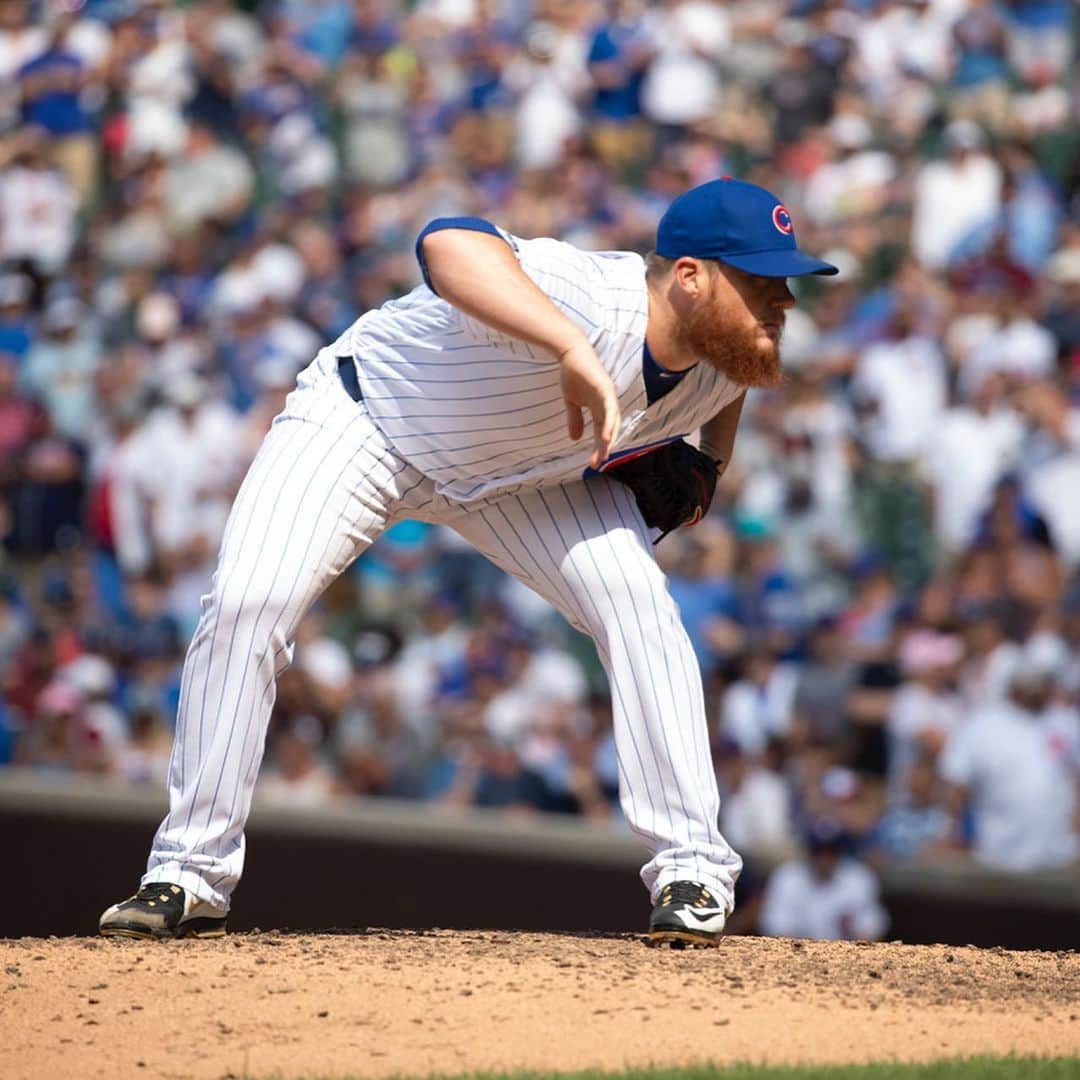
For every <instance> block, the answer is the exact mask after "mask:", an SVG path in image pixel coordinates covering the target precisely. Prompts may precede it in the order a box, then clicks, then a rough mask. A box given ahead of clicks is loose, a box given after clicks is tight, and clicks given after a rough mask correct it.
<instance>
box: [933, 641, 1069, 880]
mask: <svg viewBox="0 0 1080 1080" xmlns="http://www.w3.org/2000/svg"><path fill="white" fill-rule="evenodd" d="M1055 679H1056V674H1055V672H1054V671H1053V670H1051V669H1049V668H1048V667H1047V666H1046V665H1045V664H1043V663H1042V662H1041V661H1039V660H1038V658H1035V657H1032V658H1028V659H1027V660H1025V661H1024V662H1022V663H1021V664H1020V665H1019V666H1018V667H1017V669H1016V671H1015V673H1014V675H1013V678H1012V682H1011V684H1010V694H1009V698H1008V700H1006V701H1003V702H1000V703H998V704H996V705H989V706H986V707H984V708H983V709H980V710H978V711H976V712H975V713H974V714H972V716H971V717H970V719H969V720H968V721H967V723H965V724H964V725H963V726H962V727H961V728H959V729H958V730H957V731H956V732H955V733H954V734H953V735H952V737H951V738H950V739H949V741H948V744H947V745H946V747H945V751H944V753H943V754H942V756H941V759H940V761H939V766H938V767H939V770H940V772H941V775H942V777H943V778H944V779H945V780H946V781H947V782H948V783H949V784H951V785H952V791H951V796H950V808H951V810H952V813H953V817H954V822H955V829H956V833H957V838H958V839H960V840H964V839H966V837H964V835H963V828H962V820H963V813H964V809H965V807H966V806H968V805H969V804H970V810H971V819H972V830H973V833H974V835H973V837H972V839H971V853H972V855H973V856H974V857H975V859H976V860H978V861H979V862H980V863H982V864H984V865H985V866H989V867H993V868H995V869H999V870H1008V871H1012V872H1014V873H1025V872H1028V871H1033V870H1043V869H1053V868H1055V867H1059V866H1065V865H1067V864H1069V863H1072V862H1074V861H1075V860H1076V859H1077V858H1078V857H1080V834H1078V831H1077V806H1078V787H1080V716H1078V715H1077V712H1076V710H1075V709H1074V708H1063V707H1061V706H1055V707H1052V706H1051V700H1052V696H1053V692H1054V686H1055Z"/></svg>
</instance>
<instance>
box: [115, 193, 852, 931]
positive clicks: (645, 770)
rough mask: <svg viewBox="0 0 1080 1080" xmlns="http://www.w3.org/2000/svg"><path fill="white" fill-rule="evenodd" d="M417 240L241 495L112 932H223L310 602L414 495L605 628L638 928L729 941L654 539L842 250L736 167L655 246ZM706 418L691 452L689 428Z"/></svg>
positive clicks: (688, 508)
mask: <svg viewBox="0 0 1080 1080" xmlns="http://www.w3.org/2000/svg"><path fill="white" fill-rule="evenodd" d="M417 256H418V258H419V260H420V264H421V267H422V269H423V274H424V281H425V284H424V285H422V286H419V287H417V288H416V289H414V290H413V291H412V292H411V293H409V294H408V295H407V296H405V297H403V298H401V299H399V300H393V301H390V302H388V303H386V304H384V305H383V306H382V307H381V308H379V309H378V310H374V311H370V312H368V313H367V314H366V315H364V316H363V317H362V318H360V319H359V320H357V322H356V323H354V324H353V326H352V327H350V328H349V330H348V331H346V333H344V334H343V335H342V336H341V337H340V338H339V339H338V340H337V341H335V342H334V343H333V344H332V345H331V346H329V347H328V348H324V349H323V350H322V351H321V352H320V353H319V354H318V355H317V356H316V357H315V359H314V360H313V361H312V363H311V364H310V365H309V366H308V367H307V368H306V369H305V370H304V371H303V372H301V374H300V376H299V377H298V380H297V385H296V389H295V390H293V391H292V393H291V394H290V395H289V398H288V400H287V403H286V405H285V408H284V410H283V412H282V413H281V414H280V415H279V416H278V417H277V418H276V419H275V420H274V423H273V426H272V427H271V430H270V432H269V434H268V435H267V437H266V440H265V442H264V443H263V445H262V447H261V448H260V450H259V453H258V455H257V456H256V458H255V461H254V462H253V463H252V466H251V469H250V471H249V472H248V475H247V477H246V478H245V480H244V483H243V485H242V487H241V489H240V491H239V493H238V495H237V497H236V502H235V504H234V506H233V509H232V512H231V514H230V517H229V521H228V524H227V526H226V530H225V535H224V538H223V541H222V547H221V552H220V556H219V560H218V565H217V570H216V573H215V574H214V577H213V581H212V584H211V588H210V592H209V594H208V595H207V596H205V597H204V598H203V608H202V618H201V621H200V623H199V626H198V629H197V631H196V633H195V636H194V639H193V640H192V643H191V647H190V649H189V651H188V655H187V660H186V662H185V666H184V673H183V680H182V685H181V696H180V706H179V714H178V716H177V724H176V736H175V743H174V747H173V753H172V759H171V764H170V770H169V812H168V814H167V815H166V817H165V819H164V821H162V823H161V825H160V827H159V828H158V831H157V834H156V836H155V838H154V842H153V846H152V849H151V852H150V858H149V863H148V866H147V870H146V873H145V874H144V875H143V878H142V883H141V887H140V888H139V890H138V892H137V893H136V894H135V895H134V896H133V897H131V898H129V899H128V900H125V901H123V902H121V903H119V904H115V905H114V906H112V907H110V908H109V909H108V910H107V911H106V912H105V913H104V914H103V915H102V916H101V921H100V930H101V933H103V934H108V935H124V936H133V937H181V936H200V937H209V936H215V935H220V934H223V933H224V932H225V921H226V915H227V913H228V910H229V904H230V899H231V896H232V893H233V890H234V889H235V888H236V885H237V883H238V882H239V880H240V875H241V872H242V870H243V864H244V825H245V822H246V821H247V816H248V812H249V809H250V805H251V797H252V792H253V789H254V787H255V779H256V776H257V774H258V770H259V764H260V761H261V759H262V754H263V743H264V740H265V736H266V730H267V724H268V722H269V719H270V713H271V709H272V707H273V703H274V694H275V680H276V678H277V676H278V675H279V674H280V673H281V672H282V671H283V670H284V669H285V668H286V667H288V665H289V663H290V661H291V659H292V655H293V636H294V633H295V631H296V628H297V625H298V624H299V623H300V621H301V620H302V619H303V618H304V615H305V614H306V613H307V611H308V610H309V609H310V607H311V606H312V604H313V603H314V602H315V600H316V599H317V598H318V596H319V595H320V594H321V593H322V591H323V590H324V589H325V588H326V587H327V585H329V584H330V582H331V581H333V580H334V578H336V577H337V576H338V575H339V574H341V573H342V572H343V571H344V570H345V569H346V568H347V567H348V566H349V564H350V563H351V562H352V561H353V560H354V559H356V558H357V556H358V555H360V554H361V553H362V552H363V551H364V550H365V549H366V548H367V547H368V546H369V545H370V544H371V543H372V542H373V541H374V540H375V539H376V538H377V537H378V536H379V535H380V534H381V533H382V532H383V530H384V529H386V528H388V527H389V526H390V525H392V524H394V523H395V522H396V521H400V520H402V519H403V518H414V519H420V520H424V521H430V522H440V523H444V524H447V525H450V526H452V527H453V528H454V529H456V530H457V531H458V532H459V533H460V534H461V535H462V536H463V537H465V538H466V539H467V540H468V541H469V542H470V543H471V544H473V545H474V546H475V547H476V548H477V549H478V550H479V551H481V552H482V553H483V554H484V555H486V556H487V557H488V558H489V559H491V560H492V561H493V562H494V563H496V564H497V565H498V566H500V567H501V568H503V569H504V570H505V571H506V572H507V573H510V574H513V575H514V576H515V577H517V578H518V579H519V580H521V581H523V582H524V583H525V584H527V585H528V586H530V587H531V588H533V589H535V590H536V592H538V593H539V594H540V595H541V596H543V597H544V598H545V599H546V600H548V601H549V602H550V603H551V604H553V605H554V606H555V607H556V608H558V610H559V611H560V612H562V614H563V615H564V616H565V617H566V618H567V619H568V620H569V622H570V623H571V624H573V625H574V626H575V627H577V628H578V629H579V630H581V631H583V632H584V633H586V634H588V635H589V636H590V637H591V638H592V639H593V641H594V642H595V644H596V648H597V651H598V653H599V656H600V658H601V660H602V662H603V664H604V667H605V669H606V671H607V675H608V678H609V681H610V684H611V694H612V704H613V711H614V722H615V739H616V746H617V752H618V760H619V775H620V801H621V804H622V808H623V811H624V813H625V816H626V820H627V822H628V823H629V824H630V826H631V828H632V829H633V830H634V832H635V833H637V835H638V836H640V837H641V839H642V841H643V842H644V844H645V845H646V847H647V848H648V850H649V859H648V861H647V862H646V863H645V865H644V867H643V869H642V871H641V877H642V880H643V881H644V883H645V886H646V888H647V889H648V890H649V894H650V898H651V901H652V904H653V908H652V917H651V919H650V924H649V932H650V935H651V937H653V938H655V939H658V940H671V941H675V942H690V943H703V944H709V943H713V942H716V941H717V940H719V938H720V935H721V933H722V931H723V928H724V923H725V920H726V919H727V917H728V915H729V914H730V912H731V909H732V904H733V900H732V895H733V889H734V885H735V881H736V879H737V877H738V875H739V872H740V870H741V867H742V862H741V860H740V858H739V856H738V855H737V854H736V853H735V852H734V851H733V850H732V849H731V847H730V846H729V845H728V843H727V842H726V841H725V840H724V837H723V836H722V835H721V834H720V831H719V829H718V827H717V815H718V810H719V797H718V794H717V788H716V781H715V777H714V774H713V768H712V760H711V755H710V750H709V735H708V730H707V725H706V719H705V710H704V699H703V693H702V684H701V674H700V671H699V669H698V665H697V662H696V660H695V656H694V652H693V649H692V648H691V645H690V641H689V639H688V637H687V635H686V632H685V631H684V629H683V627H682V624H681V621H680V618H679V611H678V609H677V607H676V606H675V603H674V602H673V601H672V599H671V596H670V595H669V593H668V590H667V586H666V582H665V579H664V575H663V574H662V573H661V572H660V570H659V568H658V567H657V565H656V562H655V559H654V556H653V540H654V538H655V537H656V535H657V531H658V530H659V531H660V532H661V533H664V532H667V531H669V530H671V529H673V528H677V527H679V526H682V525H690V524H693V523H694V522H696V521H698V520H699V519H700V518H701V517H702V515H704V514H705V513H706V511H707V510H708V508H709V501H710V499H711V498H712V493H713V489H714V487H715V484H716V478H717V475H718V473H719V472H720V471H722V469H723V468H724V465H725V464H726V462H727V461H728V460H729V458H730V455H731V448H732V444H733V442H734V438H735V429H736V427H737V425H738V420H739V413H740V410H741V408H742V401H743V396H744V394H745V392H746V389H747V387H752V386H768V385H771V384H775V383H776V382H777V381H778V380H779V379H780V378H781V367H780V356H779V346H780V338H781V334H782V332H783V328H784V318H785V312H786V311H787V309H788V308H790V307H791V306H792V304H793V303H794V299H793V297H792V295H791V293H790V292H789V290H788V287H787V282H786V278H788V277H792V276H797V275H803V274H832V273H835V272H836V268H835V267H833V266H830V265H829V264H828V263H826V262H822V261H821V260H819V259H815V258H812V257H811V256H809V255H808V254H806V253H805V252H803V251H801V250H800V249H799V248H798V247H797V246H796V242H795V233H794V228H793V226H792V221H791V217H790V215H789V214H788V211H787V210H786V209H785V207H784V206H783V205H782V204H781V203H780V202H779V201H778V200H777V199H776V198H775V197H774V196H773V195H771V194H770V193H769V192H767V191H765V190H764V189H762V188H760V187H756V186H755V185H753V184H748V183H744V182H741V181H738V180H732V179H723V180H714V181H710V182H709V183H706V184H703V185H701V186H699V187H696V188H694V189H692V190H690V191H688V192H686V193H684V194H683V195H681V196H680V197H679V198H677V199H676V200H675V201H674V202H673V203H672V204H671V207H670V208H669V210H668V211H667V213H666V214H665V215H664V217H663V218H662V219H661V221H660V224H659V228H658V230H657V238H656V250H655V252H652V253H650V254H649V255H648V256H647V257H646V258H644V259H643V258H642V257H641V256H640V255H637V254H633V253H629V252H599V253H596V252H585V251H580V250H578V249H576V248H574V247H572V246H571V245H569V244H566V243H562V242H560V241H557V240H551V239H535V240H524V239H520V238H518V237H515V236H511V235H509V234H508V233H506V232H504V231H503V230H501V229H499V228H497V227H496V226H495V225H492V224H491V223H489V222H487V221H484V220H482V219H479V218H444V219H439V220H436V221H433V222H431V223H430V224H429V225H428V226H427V227H426V228H425V229H424V231H423V232H422V233H421V235H420V237H419V239H418V241H417ZM698 430H700V432H701V439H700V444H701V450H700V451H697V450H694V449H693V448H692V447H691V446H689V444H687V443H686V442H684V441H683V440H684V439H685V437H686V436H687V435H689V434H691V433H692V432H695V431H698ZM586 432H589V434H590V435H591V438H590V439H588V440H587V439H585V438H584V436H585V434H586ZM436 918H437V915H436V913H433V919H436Z"/></svg>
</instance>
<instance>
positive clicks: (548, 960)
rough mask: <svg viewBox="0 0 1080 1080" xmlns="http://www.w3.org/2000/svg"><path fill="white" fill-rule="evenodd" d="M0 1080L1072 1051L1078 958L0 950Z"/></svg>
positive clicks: (772, 952) (374, 935)
mask: <svg viewBox="0 0 1080 1080" xmlns="http://www.w3.org/2000/svg"><path fill="white" fill-rule="evenodd" d="M0 966H2V967H3V969H4V975H3V979H2V982H0V1017H2V1018H3V1032H4V1035H5V1037H4V1039H3V1040H0V1076H3V1077H5V1078H16V1077H20V1078H22V1077H25V1078H29V1077H34V1078H42V1080H46V1078H47V1080H54V1078H55V1077H61V1076H78V1077H108V1078H110V1080H112V1078H114V1077H120V1076H123V1077H132V1076H146V1077H150V1076H162V1077H215V1078H217V1077H224V1076H230V1075H232V1076H237V1077H247V1076H250V1077H256V1078H259V1077H269V1076H272V1075H279V1076H282V1077H289V1078H292V1077H297V1078H299V1077H329V1076H346V1075H353V1076H372V1077H381V1076H389V1075H391V1074H394V1073H397V1074H406V1075H414V1076H425V1075H427V1074H429V1073H432V1072H440V1073H458V1072H465V1071H471V1070H478V1069H486V1070H510V1069H517V1068H528V1069H565V1070H571V1069H583V1068H602V1069H618V1068H622V1067H624V1066H628V1065H653V1064H655V1065H684V1064H693V1063H699V1062H704V1061H713V1062H717V1063H725V1062H732V1061H752V1062H769V1063H793V1062H804V1063H811V1062H819V1063H826V1062H833V1063H840V1062H865V1061H879V1060H886V1061H887V1060H904V1061H910V1060H930V1059H933V1058H941V1057H954V1056H968V1055H971V1054H984V1053H993V1054H998V1053H1000V1054H1007V1053H1009V1052H1015V1053H1017V1054H1039V1055H1070V1054H1078V1053H1080V956H1078V955H1077V954H1076V953H1071V952H1070V953H1017V952H1007V951H1005V950H1003V949H992V950H981V949H974V948H951V947H944V946H937V947H932V948H927V947H919V946H908V945H866V944H862V943H846V942H845V943H816V942H805V943H804V942H792V941H782V940H769V939H764V938H728V939H726V940H725V941H724V942H723V943H722V944H721V946H720V947H719V948H715V949H706V950H687V951H673V950H670V949H659V948H649V947H647V946H646V945H645V944H644V942H643V939H641V938H637V937H627V936H622V937H602V936H601V937H587V936H582V935H563V934H512V933H488V932H468V931H466V932H452V931H426V932H408V931H378V930H372V931H357V932H341V933H336V932H335V933H326V934H289V933H276V932H275V933H254V934H240V935H235V936H232V937H228V938H224V939H222V940H220V941H193V942H165V943H161V944H157V943H143V942H137V941H123V940H102V939H97V938H85V939H84V938H68V939H49V940H47V941H46V940H40V939H33V938H23V939H21V940H15V941H0Z"/></svg>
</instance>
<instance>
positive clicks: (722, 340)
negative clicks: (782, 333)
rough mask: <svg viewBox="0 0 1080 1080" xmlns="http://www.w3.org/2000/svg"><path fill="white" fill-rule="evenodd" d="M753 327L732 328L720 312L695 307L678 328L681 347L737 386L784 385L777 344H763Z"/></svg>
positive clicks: (706, 305) (759, 331)
mask: <svg viewBox="0 0 1080 1080" xmlns="http://www.w3.org/2000/svg"><path fill="white" fill-rule="evenodd" d="M763 333H764V331H762V330H761V329H760V328H758V327H756V326H752V327H743V326H738V327H732V326H730V325H729V324H728V322H727V321H726V317H725V315H724V314H723V313H722V312H718V311H716V310H715V309H713V308H712V307H711V306H710V305H708V304H698V305H697V306H696V307H695V308H694V310H693V311H691V312H690V314H689V315H688V316H687V317H686V319H685V320H684V321H683V322H682V324H681V325H680V326H679V330H678V335H679V343H680V345H681V346H682V347H683V348H685V349H687V350H689V351H690V352H691V353H693V355H694V356H697V357H700V358H701V359H702V360H704V361H705V362H706V363H707V364H709V365H711V366H712V367H714V368H715V369H716V370H717V371H719V372H722V373H723V374H724V375H726V376H727V377H728V378H729V379H731V381H732V382H734V383H738V384H739V385H740V386H776V385H778V384H779V383H781V382H783V379H784V371H783V368H782V367H781V366H780V343H779V340H777V341H772V340H769V341H768V344H764V343H763V342H762V335H763Z"/></svg>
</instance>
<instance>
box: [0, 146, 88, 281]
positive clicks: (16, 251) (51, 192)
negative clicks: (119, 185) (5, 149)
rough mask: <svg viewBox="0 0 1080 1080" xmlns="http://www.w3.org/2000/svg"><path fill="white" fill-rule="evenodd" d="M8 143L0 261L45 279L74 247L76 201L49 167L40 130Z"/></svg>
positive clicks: (0, 197) (0, 188) (0, 194)
mask: <svg viewBox="0 0 1080 1080" xmlns="http://www.w3.org/2000/svg"><path fill="white" fill-rule="evenodd" d="M14 139H15V145H14V153H13V156H12V158H11V160H10V164H9V165H8V167H7V168H5V169H4V170H3V171H2V172H0V259H3V260H4V261H5V262H14V263H24V264H26V265H27V266H29V267H32V268H33V269H34V271H35V273H37V274H38V275H40V276H41V277H46V278H47V277H51V276H54V275H55V274H57V273H59V272H60V271H61V270H62V269H63V268H64V266H65V264H66V263H67V261H68V258H69V256H70V255H71V250H72V248H73V247H74V245H75V237H76V233H77V229H78V209H79V200H78V196H77V195H76V193H75V190H74V188H72V186H71V184H70V182H69V181H68V179H67V177H66V176H65V175H64V174H63V173H62V172H61V171H60V170H59V169H58V168H57V167H56V166H54V165H52V164H51V163H50V162H49V159H48V156H47V140H46V137H45V134H44V132H42V131H41V129H40V128H31V127H26V128H22V129H21V130H20V131H19V133H18V135H17V136H15V137H14Z"/></svg>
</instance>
